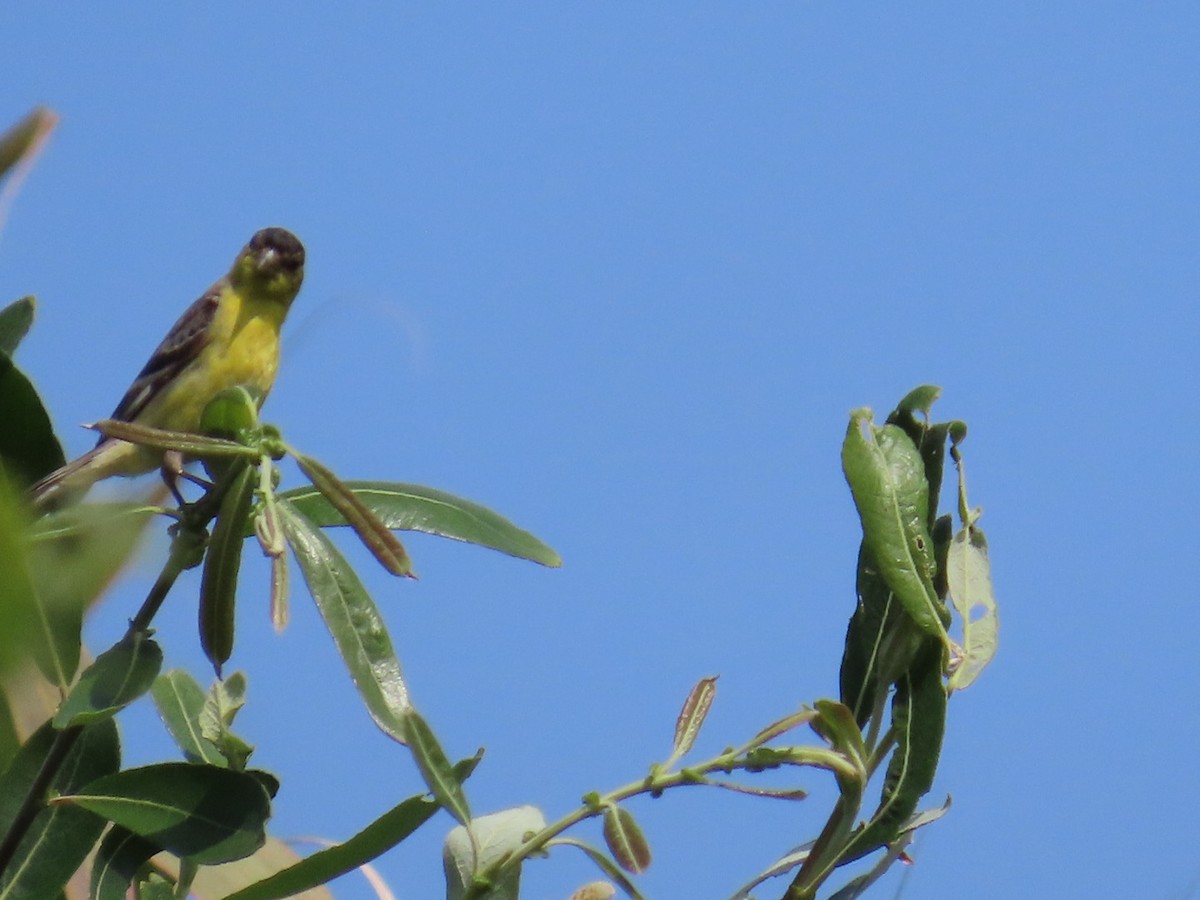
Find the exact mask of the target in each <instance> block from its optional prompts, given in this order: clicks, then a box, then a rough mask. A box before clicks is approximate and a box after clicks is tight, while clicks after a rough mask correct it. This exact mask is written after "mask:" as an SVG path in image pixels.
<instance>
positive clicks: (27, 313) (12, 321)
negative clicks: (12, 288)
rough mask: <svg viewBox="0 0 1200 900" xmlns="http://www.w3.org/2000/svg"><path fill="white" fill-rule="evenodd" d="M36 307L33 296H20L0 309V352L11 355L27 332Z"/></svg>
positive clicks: (31, 323)
mask: <svg viewBox="0 0 1200 900" xmlns="http://www.w3.org/2000/svg"><path fill="white" fill-rule="evenodd" d="M36 309H37V301H36V300H34V299H33V297H22V298H21V299H20V300H14V301H13V302H12V303H10V304H8V306H6V307H4V309H0V352H3V353H7V354H8V355H9V356H12V355H13V353H14V352H15V351H16V349H17V345H18V344H20V343H21V341H22V339H23V338H24V337H25V335H26V334H28V333H29V328H30V326H31V325H33V315H34V312H35V311H36Z"/></svg>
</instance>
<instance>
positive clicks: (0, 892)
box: [0, 719, 121, 898]
mask: <svg viewBox="0 0 1200 900" xmlns="http://www.w3.org/2000/svg"><path fill="white" fill-rule="evenodd" d="M60 735H61V732H58V731H56V730H54V728H53V727H52V726H51V725H50V723H49V722H47V723H46V724H45V725H43V726H42V727H41V728H39V729H38V730H37V731H36V732H34V733H33V735H32V736H31V737H30V738H29V740H28V741H26V742H25V745H24V746H23V747H22V748H21V750H20V752H19V753H18V754H17V756H16V758H15V759H14V760H13V762H12V764H11V765H10V766H9V767H8V769H7V770H5V772H4V774H3V775H2V776H0V834H5V833H7V832H8V829H9V826H10V825H11V824H12V821H13V819H14V817H15V815H16V812H17V810H18V808H19V807H20V805H21V802H22V801H23V800H24V799H25V796H26V795H27V794H28V793H29V790H30V789H31V787H32V786H33V783H34V779H36V778H37V775H38V773H39V772H40V770H41V768H42V764H43V762H44V761H45V759H46V756H47V754H48V753H50V751H51V747H53V746H54V744H55V741H56V740H60V739H61V738H60V737H59V736H60ZM120 763H121V755H120V747H119V740H118V737H117V727H116V724H115V723H114V722H113V720H112V719H105V720H103V721H100V722H97V723H96V724H94V725H90V726H88V727H86V728H83V729H82V731H81V732H80V733H79V737H78V739H77V740H76V741H75V743H74V745H72V747H71V749H70V751H69V752H68V753H67V755H66V758H65V760H64V761H63V764H62V767H61V768H60V769H59V771H58V774H57V775H56V776H55V778H54V781H53V782H52V783H51V785H50V793H51V795H52V796H53V795H54V794H55V793H57V792H60V791H67V792H69V791H72V790H75V789H76V788H78V787H79V786H80V785H82V784H86V783H87V782H90V781H92V780H93V779H95V778H99V777H102V776H105V775H108V774H110V773H112V772H115V771H116V770H117V768H118V767H119V766H120ZM103 829H104V822H103V821H102V820H101V819H98V818H96V817H95V816H93V815H91V814H90V813H88V812H85V811H84V810H81V809H70V808H63V807H58V806H49V807H46V808H43V809H42V810H41V812H39V813H38V814H37V817H36V818H35V819H34V820H33V823H32V825H31V826H30V828H29V831H28V832H27V833H26V834H25V837H24V838H23V839H22V840H21V843H20V844H19V845H18V847H17V852H16V856H15V857H14V858H13V861H12V863H11V864H10V865H9V866H8V867H7V869H6V870H5V871H4V873H3V875H2V876H0V897H6V898H8V897H13V898H16V897H21V898H34V897H39V898H40V897H57V896H58V895H59V892H60V891H61V890H62V888H63V886H64V885H65V884H66V883H67V881H68V879H70V877H71V876H72V875H73V874H74V873H75V870H76V869H78V868H79V866H80V865H82V863H83V860H84V859H85V858H86V857H87V854H88V853H89V852H90V851H91V849H92V847H93V846H95V843H96V841H98V840H99V839H100V833H101V831H103Z"/></svg>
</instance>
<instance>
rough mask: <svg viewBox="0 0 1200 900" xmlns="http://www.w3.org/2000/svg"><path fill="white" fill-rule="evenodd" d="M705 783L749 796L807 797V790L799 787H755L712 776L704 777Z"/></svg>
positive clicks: (776, 798) (773, 798)
mask: <svg viewBox="0 0 1200 900" xmlns="http://www.w3.org/2000/svg"><path fill="white" fill-rule="evenodd" d="M704 783H705V784H711V785H712V786H713V787H716V788H721V789H722V790H726V791H733V792H734V793H736V794H748V795H750V796H751V797H766V798H768V799H771V800H805V799H807V798H808V791H805V790H802V789H800V788H791V789H789V788H756V787H750V785H748V784H737V783H736V782H733V781H718V780H717V779H714V778H706V779H705V781H704Z"/></svg>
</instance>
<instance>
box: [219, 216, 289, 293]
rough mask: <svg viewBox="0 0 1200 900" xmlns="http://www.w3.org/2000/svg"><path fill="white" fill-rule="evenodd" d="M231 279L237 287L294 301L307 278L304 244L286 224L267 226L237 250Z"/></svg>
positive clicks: (230, 274)
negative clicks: (276, 226) (239, 250)
mask: <svg viewBox="0 0 1200 900" xmlns="http://www.w3.org/2000/svg"><path fill="white" fill-rule="evenodd" d="M229 281H230V283H231V284H232V285H233V286H234V288H236V289H238V290H242V291H245V292H247V293H250V294H256V295H259V296H264V297H269V298H271V299H273V300H278V301H280V302H281V303H291V302H292V300H293V299H295V297H296V294H297V292H298V291H299V290H300V283H301V282H302V281H304V245H303V244H301V243H300V241H299V239H298V238H297V237H296V236H295V235H294V234H292V233H291V232H290V231H288V230H287V229H286V228H264V229H262V230H261V231H259V232H256V233H255V235H254V237H252V238H250V243H248V244H247V245H246V246H245V247H244V248H242V252H241V253H239V254H238V257H237V259H236V260H235V261H234V263H233V268H232V269H230V271H229Z"/></svg>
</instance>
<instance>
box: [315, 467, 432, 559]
mask: <svg viewBox="0 0 1200 900" xmlns="http://www.w3.org/2000/svg"><path fill="white" fill-rule="evenodd" d="M292 456H294V457H295V459H296V464H297V465H299V466H300V469H301V471H303V472H304V474H305V475H307V476H308V479H309V481H311V482H312V483H313V486H314V487H316V489H317V490H319V491H320V492H321V493H322V494H323V495H324V497H325V499H326V500H328V501H329V503H330V504H331V505H332V506H333V508H334V509H336V510H337V511H338V513H339V514H340V515H341V516H342V518H343V519H345V520H346V523H347V524H348V525H349V526H350V527H351V528H353V529H354V533H355V534H357V535H358V537H359V540H361V541H362V542H363V545H364V546H365V547H366V548H367V549H368V550H370V551H371V554H372V555H373V556H374V557H375V559H376V560H378V561H379V564H380V565H381V566H383V568H384V569H385V570H386V571H388V572H390V573H391V574H393V575H402V576H408V577H410V578H411V577H413V572H412V563H411V561H410V560H409V558H408V552H407V551H406V550H405V549H404V545H403V544H401V543H400V541H399V539H397V537H396V536H395V535H394V534H392V533H391V532H390V531H389V530H388V528H387V526H386V525H384V524H383V522H381V521H379V518H378V517H377V516H376V515H375V514H374V513H373V512H371V510H370V508H369V507H368V506H367V505H366V504H365V503H363V502H362V501H361V500H359V499H358V497H356V496H355V495H354V492H353V491H351V490H350V489H349V488H348V487H346V485H344V484H342V481H341V479H339V478H338V477H337V476H336V475H334V474H333V472H331V471H330V470H329V469H328V468H326V467H325V466H323V465H322V464H321V463H319V462H317V461H316V460H315V459H313V458H312V457H310V456H305V455H304V454H303V453H297V452H295V451H294V450H293V451H292Z"/></svg>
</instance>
